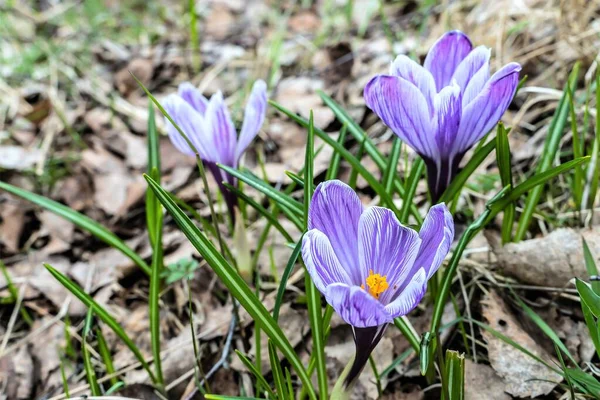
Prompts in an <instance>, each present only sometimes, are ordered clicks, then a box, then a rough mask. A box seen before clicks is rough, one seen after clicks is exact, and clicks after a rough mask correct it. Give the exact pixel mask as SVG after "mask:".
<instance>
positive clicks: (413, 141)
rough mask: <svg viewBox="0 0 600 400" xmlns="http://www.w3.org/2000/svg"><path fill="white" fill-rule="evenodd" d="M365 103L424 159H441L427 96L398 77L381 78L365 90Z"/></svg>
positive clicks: (378, 77)
mask: <svg viewBox="0 0 600 400" xmlns="http://www.w3.org/2000/svg"><path fill="white" fill-rule="evenodd" d="M364 96H365V102H366V104H367V106H368V107H369V108H370V109H371V110H373V112H374V113H375V114H377V115H378V116H379V118H381V120H382V121H383V122H384V123H385V124H386V125H387V126H388V127H389V128H390V129H391V130H392V131H394V133H395V134H396V135H398V136H399V137H400V139H402V140H403V141H404V142H406V143H407V144H408V145H409V146H411V147H412V148H413V149H415V150H416V151H417V153H419V154H421V155H422V156H426V157H429V158H432V159H436V158H437V157H438V154H439V151H438V148H437V144H436V143H435V136H434V129H433V123H432V116H431V114H430V113H429V112H428V110H429V106H428V104H427V100H425V96H423V93H421V91H420V90H419V89H418V88H417V87H416V86H415V85H413V84H412V83H410V82H408V81H407V80H405V79H402V78H398V77H397V76H389V75H378V76H376V77H375V78H373V79H371V81H370V82H369V83H368V84H367V86H366V87H365V92H364Z"/></svg>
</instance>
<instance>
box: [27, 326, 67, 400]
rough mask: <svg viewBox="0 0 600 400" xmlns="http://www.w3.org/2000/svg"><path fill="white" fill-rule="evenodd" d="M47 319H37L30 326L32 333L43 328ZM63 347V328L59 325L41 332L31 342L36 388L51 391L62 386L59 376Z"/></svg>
mask: <svg viewBox="0 0 600 400" xmlns="http://www.w3.org/2000/svg"><path fill="white" fill-rule="evenodd" d="M48 321H49V318H44V319H38V320H36V321H35V322H34V324H33V326H32V332H34V331H35V330H36V329H39V328H40V327H42V326H45V325H46V324H47V323H48ZM64 345H65V328H64V326H63V325H62V324H60V323H54V324H52V325H50V326H49V327H47V328H46V329H45V330H42V331H41V332H40V333H39V334H38V335H37V336H36V338H35V340H32V341H31V347H30V352H31V356H32V357H33V360H34V364H35V367H36V370H37V371H36V372H37V373H36V377H37V379H38V380H39V382H38V385H39V386H38V387H41V388H44V389H45V390H51V389H55V388H58V387H61V386H62V377H61V374H60V362H61V360H60V357H61V347H63V346H64Z"/></svg>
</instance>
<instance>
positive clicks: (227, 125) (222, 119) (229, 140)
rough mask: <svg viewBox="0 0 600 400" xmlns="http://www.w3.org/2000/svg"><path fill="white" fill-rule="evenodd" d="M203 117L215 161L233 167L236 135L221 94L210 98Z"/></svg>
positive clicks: (218, 93)
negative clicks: (210, 139) (208, 131)
mask: <svg viewBox="0 0 600 400" xmlns="http://www.w3.org/2000/svg"><path fill="white" fill-rule="evenodd" d="M205 117H206V126H207V127H208V128H209V129H210V132H211V134H212V141H213V146H214V147H213V148H214V150H213V151H214V152H215V153H216V157H217V158H216V159H215V161H216V162H219V163H222V164H225V165H229V166H234V165H235V146H236V144H237V134H236V132H235V126H234V125H233V122H232V121H231V116H230V115H229V109H228V108H227V105H226V104H225V101H224V99H223V94H222V93H221V92H217V93H215V94H214V95H212V97H211V98H210V101H209V102H208V108H207V109H206V114H205Z"/></svg>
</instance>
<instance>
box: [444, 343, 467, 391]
mask: <svg viewBox="0 0 600 400" xmlns="http://www.w3.org/2000/svg"><path fill="white" fill-rule="evenodd" d="M445 361H446V371H445V373H446V382H447V385H448V394H449V396H450V399H449V400H463V399H464V398H465V356H464V354H460V353H459V352H457V351H454V350H446V360H445Z"/></svg>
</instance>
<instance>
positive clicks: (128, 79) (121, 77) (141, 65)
mask: <svg viewBox="0 0 600 400" xmlns="http://www.w3.org/2000/svg"><path fill="white" fill-rule="evenodd" d="M153 72H154V67H153V65H152V61H150V60H148V59H145V58H134V59H133V60H131V61H130V62H129V64H127V66H126V67H125V68H123V69H121V70H120V71H119V72H117V73H116V74H115V77H114V79H115V86H116V87H117V90H118V91H119V92H120V93H121V94H122V95H123V96H124V97H128V96H129V95H130V94H132V93H133V92H135V91H136V90H138V89H139V85H138V83H137V82H136V81H135V79H134V78H133V76H135V77H136V78H137V79H138V80H139V81H140V82H142V83H143V84H144V86H148V84H149V83H150V79H151V78H152V73H153ZM132 75H133V76H132Z"/></svg>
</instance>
